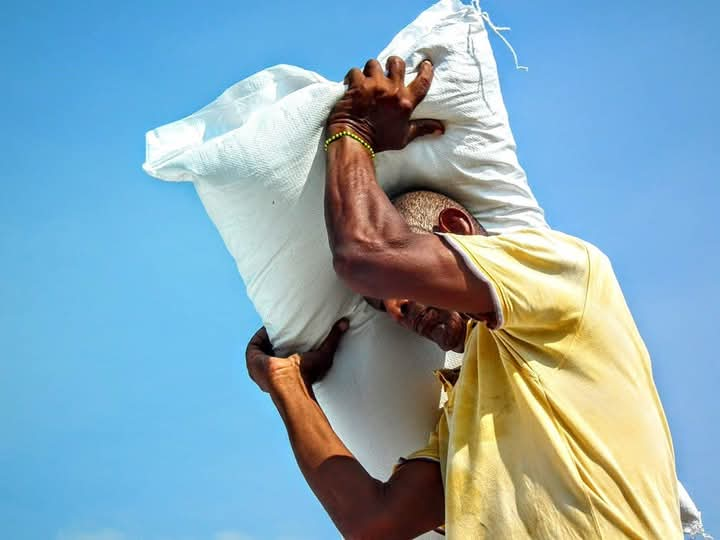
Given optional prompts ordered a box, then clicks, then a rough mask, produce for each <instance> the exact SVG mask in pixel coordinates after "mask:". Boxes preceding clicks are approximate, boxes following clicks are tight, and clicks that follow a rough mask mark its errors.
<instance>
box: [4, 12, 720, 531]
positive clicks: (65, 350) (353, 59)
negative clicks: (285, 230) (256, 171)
mask: <svg viewBox="0 0 720 540" xmlns="http://www.w3.org/2000/svg"><path fill="white" fill-rule="evenodd" d="M428 5H430V2H427V1H403V2H394V3H391V2H387V1H379V0H365V1H363V2H359V3H358V2H355V3H351V2H327V1H322V2H321V1H315V0H309V1H305V2H283V1H275V2H257V3H255V2H253V3H250V2H229V1H223V0H207V1H205V2H186V1H184V0H179V1H173V2H171V1H169V0H158V1H155V2H135V1H128V2H123V3H116V4H108V3H105V2H79V1H72V0H66V1H64V2H61V3H60V2H47V1H42V0H40V1H38V2H32V3H31V2H17V1H12V0H11V1H9V2H8V1H6V2H4V3H3V17H2V18H1V19H0V65H2V67H3V76H2V79H3V82H2V84H0V97H1V98H2V99H0V117H1V118H2V120H3V125H4V126H5V128H4V129H3V130H2V131H0V148H2V151H1V152H0V155H1V156H2V166H1V171H2V172H1V173H0V186H1V189H2V190H1V192H0V193H1V195H0V276H1V278H2V279H0V433H2V435H1V436H0V537H1V538H3V539H8V540H25V539H28V540H29V539H32V540H34V539H50V540H139V539H142V540H204V539H208V540H251V539H252V540H264V539H270V540H281V539H282V540H290V539H294V540H305V539H321V538H336V537H337V535H336V533H334V529H333V527H332V525H331V523H330V522H329V520H328V519H327V518H326V517H325V516H324V514H323V512H322V509H321V507H320V506H319V505H318V504H317V503H316V502H315V500H314V499H313V497H312V495H311V493H310V491H309V490H308V488H306V487H305V484H304V481H303V480H302V477H301V476H300V474H299V472H298V471H297V470H296V467H295V464H294V461H293V459H292V456H291V454H290V451H289V447H288V445H287V442H286V438H285V434H284V431H283V429H282V426H281V424H280V421H279V419H278V418H277V415H276V413H275V411H274V409H273V408H272V405H271V404H270V401H269V400H268V399H267V398H266V396H264V395H262V394H261V393H260V392H259V391H257V390H256V389H255V388H254V386H253V385H252V384H251V383H250V382H249V380H248V379H247V376H246V374H245V369H244V359H243V351H244V347H245V343H246V341H247V339H248V337H249V336H250V335H251V333H252V332H253V331H254V329H255V328H256V327H257V326H258V325H259V320H258V318H257V315H256V314H255V313H254V311H253V309H252V306H251V305H250V304H249V302H248V300H247V298H246V296H245V293H244V290H243V285H242V282H241V280H240V278H239V276H237V274H236V272H235V268H234V264H233V261H232V259H231V258H230V256H229V255H228V254H227V252H226V251H225V248H224V246H223V244H222V241H221V239H220V237H219V235H218V234H217V233H216V232H215V230H214V228H213V226H212V224H211V223H210V220H209V219H208V218H207V216H206V215H205V212H204V210H203V208H202V206H201V204H200V202H199V200H198V199H197V197H196V196H195V194H194V192H193V189H192V186H191V185H188V184H183V185H177V184H165V183H162V182H158V181H156V180H153V179H151V178H149V177H147V176H146V175H145V174H144V173H143V172H142V170H141V168H140V165H141V163H142V162H143V159H144V133H145V131H146V130H148V129H151V128H153V127H156V126H158V125H161V124H164V123H167V122H170V121H172V120H175V119H177V118H180V117H181V116H184V115H186V114H188V113H190V112H192V111H194V110H196V109H197V108H199V107H200V106H202V105H204V104H206V103H208V102H209V101H211V100H212V99H213V98H214V97H216V96H217V95H218V94H219V93H220V92H221V91H222V90H224V89H225V88H226V87H227V86H229V85H230V84H232V83H233V82H235V81H237V80H240V79H242V78H244V77H246V76H248V75H250V74H252V73H254V72H255V71H258V70H260V69H262V68H264V67H267V66H270V65H272V64H276V63H291V64H297V65H300V66H303V67H306V68H310V69H313V70H316V71H318V72H320V73H321V74H323V75H325V76H327V77H330V78H334V79H340V78H341V77H342V76H343V75H344V73H345V72H346V71H347V69H348V68H349V67H350V66H352V65H358V64H362V63H363V62H364V61H365V60H366V59H367V58H369V57H371V56H373V55H375V54H376V53H377V52H379V51H380V50H381V49H382V48H383V47H384V45H385V44H386V43H387V42H388V41H389V40H390V38H391V37H392V36H393V35H394V33H395V32H397V31H398V30H399V29H400V28H402V27H403V26H404V25H405V24H407V23H408V22H410V21H411V20H412V19H413V18H414V16H415V15H416V14H417V13H419V12H420V11H421V10H422V9H423V8H425V7H426V6H428ZM485 8H486V9H487V10H489V11H490V12H491V15H492V16H493V19H494V20H495V22H496V23H498V24H508V25H510V26H512V28H513V31H512V32H511V33H510V34H509V37H510V38H511V40H512V43H513V45H514V46H515V48H516V49H517V51H518V53H519V54H520V59H521V62H522V63H524V64H526V65H528V66H529V67H530V71H529V72H528V73H522V72H516V71H514V69H513V64H512V58H511V56H510V54H509V53H508V51H507V50H506V49H505V48H504V47H503V46H502V44H501V43H500V42H499V40H497V39H493V44H494V46H495V51H496V56H497V59H498V64H499V69H500V73H501V77H502V84H503V91H504V95H505V99H506V104H507V107H508V110H509V112H510V118H511V121H512V125H513V128H514V132H515V135H516V139H517V141H518V146H519V154H520V159H521V162H522V163H523V165H524V166H525V168H526V169H527V172H528V176H529V180H530V183H531V185H532V187H533V189H534V191H535V194H536V196H537V198H538V199H539V201H540V203H541V204H542V205H543V206H544V207H545V209H546V212H547V215H548V218H549V221H550V222H551V224H552V225H553V226H554V227H555V228H557V229H560V230H564V231H566V232H569V233H572V234H575V235H577V236H581V237H583V238H585V239H587V240H589V241H591V242H593V243H595V244H596V245H598V246H600V247H601V248H602V249H603V250H604V251H605V252H606V253H607V254H608V255H609V256H610V257H611V259H612V260H613V263H614V266H615V269H616V272H617V274H618V276H619V278H620V281H621V283H622V284H623V287H624V290H625V293H626V296H627V299H628V302H629V304H630V306H631V308H632V310H633V313H634V315H635V318H636V321H637V324H638V326H639V327H640V330H641V332H642V334H643V336H644V338H645V340H646V342H647V345H648V348H649V349H650V351H651V354H652V356H653V362H654V370H655V377H656V382H657V386H658V388H659V390H660V394H661V397H662V400H663V403H664V406H665V410H666V413H667V416H668V419H669V422H670V426H671V430H672V432H673V436H674V442H675V449H676V454H677V466H678V471H679V475H680V477H681V479H682V480H683V482H684V483H685V485H686V486H687V488H688V490H689V491H690V493H691V494H692V495H693V497H694V498H695V501H696V502H697V503H698V505H699V506H700V507H701V509H702V510H703V511H704V517H705V521H706V525H707V527H708V529H709V530H710V531H711V532H715V534H716V536H717V535H718V534H720V513H719V512H718V509H719V508H720V495H718V492H719V490H718V487H717V486H718V485H720V468H718V466H717V463H716V455H717V446H718V442H720V423H719V422H718V421H717V413H718V405H719V403H720V399H719V398H718V387H719V385H720V367H719V366H718V353H717V347H716V346H714V345H713V343H714V339H715V338H716V337H717V335H718V330H717V325H718V321H720V308H719V307H718V306H719V305H720V286H718V283H717V276H718V266H719V265H720V255H719V254H718V247H719V242H718V239H717V234H716V229H717V223H716V222H717V204H716V203H717V201H718V199H720V187H718V181H719V180H720V177H719V176H720V175H719V174H718V170H720V152H719V151H718V149H719V147H720V145H719V144H718V143H719V142H720V141H719V137H718V134H717V126H718V125H720V113H719V111H718V107H717V89H718V86H720V84H719V83H720V80H719V79H718V74H717V70H716V69H715V67H716V66H717V58H718V55H719V54H720V38H718V33H717V23H718V21H719V20H720V7H719V5H718V3H717V2H710V1H709V0H704V1H691V2H685V3H683V4H682V5H681V6H680V5H679V4H677V2H669V1H665V0H661V1H655V2H650V1H649V0H647V1H646V0H636V1H634V2H632V3H625V4H622V5H621V4H618V5H614V6H609V5H608V4H606V3H598V2H595V3H588V2H571V1H555V0H551V1H549V2H533V1H531V0H507V1H503V0H488V1H487V2H486V3H485Z"/></svg>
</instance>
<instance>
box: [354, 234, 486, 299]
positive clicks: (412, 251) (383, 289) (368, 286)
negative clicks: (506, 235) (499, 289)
mask: <svg viewBox="0 0 720 540" xmlns="http://www.w3.org/2000/svg"><path fill="white" fill-rule="evenodd" d="M350 259H351V262H350V263H349V265H348V266H349V268H348V269H347V270H346V271H345V272H340V274H341V277H343V278H344V279H345V281H346V282H347V283H348V285H349V286H350V287H351V288H352V289H354V290H355V291H356V292H358V293H360V294H362V295H363V296H370V297H374V298H408V299H412V300H414V301H416V302H420V303H422V304H426V305H431V306H435V307H439V308H445V309H451V310H456V311H462V312H467V313H488V312H491V311H493V310H494V304H493V300H492V293H491V291H490V289H489V286H488V284H487V283H486V282H485V281H483V280H481V279H479V278H478V276H477V275H476V274H475V273H474V272H473V271H471V270H470V268H468V266H467V264H466V262H465V261H464V260H463V259H462V257H461V256H460V255H459V254H458V253H457V252H456V251H455V250H453V249H452V248H451V247H450V246H448V244H447V243H446V242H445V241H444V240H443V239H442V238H441V237H439V236H437V235H434V234H413V235H410V236H409V237H406V238H404V239H403V240H402V241H401V242H397V243H395V244H389V245H382V246H379V247H374V246H362V247H360V248H356V251H355V253H354V254H353V255H352V256H351V257H350Z"/></svg>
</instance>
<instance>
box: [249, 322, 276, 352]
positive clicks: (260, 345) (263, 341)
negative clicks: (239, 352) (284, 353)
mask: <svg viewBox="0 0 720 540" xmlns="http://www.w3.org/2000/svg"><path fill="white" fill-rule="evenodd" d="M271 354H274V353H273V348H272V344H271V343H270V337H269V336H268V333H267V330H266V329H265V327H264V326H263V327H262V328H260V329H259V330H258V331H257V332H255V335H253V337H252V338H250V342H249V343H248V346H247V349H246V350H245V356H246V357H247V358H248V359H250V358H263V357H266V356H269V355H271Z"/></svg>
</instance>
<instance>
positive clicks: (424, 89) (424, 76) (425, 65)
mask: <svg viewBox="0 0 720 540" xmlns="http://www.w3.org/2000/svg"><path fill="white" fill-rule="evenodd" d="M432 79H433V65H432V62H430V60H423V61H422V62H420V67H419V68H418V76H417V77H415V80H414V81H413V82H411V83H410V84H409V85H408V90H410V93H411V94H412V97H413V105H415V106H417V104H418V103H420V102H421V101H422V100H423V99H424V98H425V96H426V95H427V93H428V90H430V84H431V83H432Z"/></svg>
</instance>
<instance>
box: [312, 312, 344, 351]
mask: <svg viewBox="0 0 720 540" xmlns="http://www.w3.org/2000/svg"><path fill="white" fill-rule="evenodd" d="M349 326H350V324H349V323H348V320H347V319H340V320H339V321H338V322H336V323H335V324H334V325H333V327H332V330H330V333H329V334H328V337H326V338H325V341H323V342H322V345H320V347H319V350H320V351H322V352H324V353H327V354H335V351H336V350H337V348H338V345H339V344H340V339H341V338H342V337H343V334H344V333H345V332H346V331H347V329H348V328H349Z"/></svg>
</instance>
